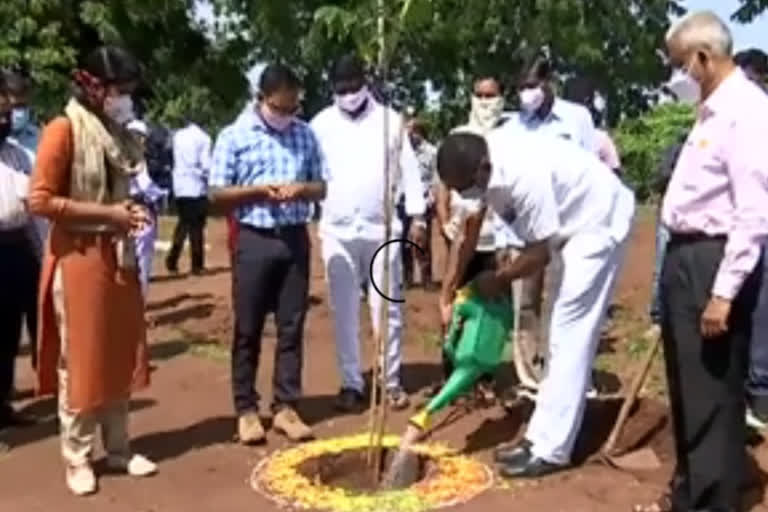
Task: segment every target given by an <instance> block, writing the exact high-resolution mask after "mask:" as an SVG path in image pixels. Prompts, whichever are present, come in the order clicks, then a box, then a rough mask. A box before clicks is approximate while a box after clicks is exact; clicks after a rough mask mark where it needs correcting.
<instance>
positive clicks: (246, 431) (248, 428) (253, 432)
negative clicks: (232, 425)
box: [237, 412, 267, 445]
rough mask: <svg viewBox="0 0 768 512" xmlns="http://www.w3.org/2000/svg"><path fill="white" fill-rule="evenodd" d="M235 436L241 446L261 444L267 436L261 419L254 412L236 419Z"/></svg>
mask: <svg viewBox="0 0 768 512" xmlns="http://www.w3.org/2000/svg"><path fill="white" fill-rule="evenodd" d="M237 435H238V438H239V440H240V443H241V444H247V445H248V444H261V443H263V442H265V441H266V439H267V436H266V432H264V427H263V426H262V425H261V419H260V418H259V415H258V414H256V413H255V412H247V413H245V414H243V415H242V416H240V417H239V418H238V419H237Z"/></svg>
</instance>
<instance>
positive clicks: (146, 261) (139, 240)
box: [135, 219, 157, 301]
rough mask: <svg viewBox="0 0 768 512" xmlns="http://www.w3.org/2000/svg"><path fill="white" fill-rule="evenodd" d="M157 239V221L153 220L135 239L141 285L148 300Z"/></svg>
mask: <svg viewBox="0 0 768 512" xmlns="http://www.w3.org/2000/svg"><path fill="white" fill-rule="evenodd" d="M156 239H157V219H153V222H152V224H151V225H149V226H147V227H146V228H145V229H144V231H142V232H141V233H139V235H138V236H137V237H136V238H135V242H136V256H137V257H138V260H139V283H140V284H141V294H142V295H143V297H144V300H145V301H146V300H147V290H148V288H149V277H150V275H151V274H152V260H153V259H154V257H155V240H156Z"/></svg>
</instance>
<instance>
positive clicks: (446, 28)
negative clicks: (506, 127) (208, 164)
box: [214, 0, 682, 131]
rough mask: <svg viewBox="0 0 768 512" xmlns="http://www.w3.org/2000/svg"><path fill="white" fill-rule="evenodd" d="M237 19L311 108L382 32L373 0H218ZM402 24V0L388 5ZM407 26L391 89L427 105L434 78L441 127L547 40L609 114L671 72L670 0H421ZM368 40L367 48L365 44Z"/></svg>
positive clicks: (404, 100)
mask: <svg viewBox="0 0 768 512" xmlns="http://www.w3.org/2000/svg"><path fill="white" fill-rule="evenodd" d="M214 4H215V6H216V10H217V13H219V14H221V15H226V16H227V17H228V19H229V21H228V22H227V23H226V24H225V26H223V27H221V28H222V30H223V33H226V34H232V33H235V34H238V37H242V38H243V39H244V40H246V41H248V42H249V43H250V44H251V45H252V47H253V48H254V55H253V56H254V58H255V59H257V60H265V61H273V60H283V61H286V62H288V63H289V64H291V65H293V66H294V67H297V68H298V69H299V70H300V71H301V72H302V74H303V76H304V78H305V84H306V87H307V102H306V103H307V104H306V105H305V107H306V108H305V111H307V113H308V114H310V115H311V114H313V113H314V112H316V111H317V109H319V108H320V107H321V106H322V105H323V104H325V103H327V101H328V98H329V91H328V88H327V84H326V83H325V82H326V80H325V78H326V75H327V74H326V70H327V69H328V66H329V65H330V63H331V62H332V60H333V59H334V58H335V57H337V56H338V55H339V54H341V53H343V52H346V51H350V50H358V51H360V52H361V53H362V54H363V55H367V56H369V57H370V54H371V48H370V44H369V43H368V42H369V41H370V40H371V38H370V34H371V33H372V31H373V30H374V29H375V17H374V15H373V6H374V2H373V1H372V0H336V1H331V2H329V1H324V0H292V1H291V2H288V3H287V2H278V1H274V0H264V1H260V2H254V1H248V0H214ZM388 5H389V6H390V12H389V15H388V18H389V19H390V20H392V21H391V23H394V20H395V19H396V15H397V13H398V12H399V9H400V8H401V7H402V5H403V0H390V1H388ZM413 9H414V11H413V14H412V16H411V19H409V20H408V23H406V24H405V26H403V27H395V28H400V29H401V30H400V40H399V45H398V48H397V50H396V51H395V54H394V56H393V61H392V74H391V77H390V78H391V82H392V84H391V86H392V87H393V89H394V91H395V98H396V100H397V103H398V104H400V105H401V106H402V105H404V104H408V105H411V106H414V107H416V108H417V109H421V108H423V107H424V103H425V100H426V97H425V90H424V86H423V84H424V83H425V82H426V81H427V80H429V81H430V82H431V84H432V85H433V87H434V88H435V90H436V91H437V92H438V93H439V94H440V97H441V105H440V106H441V110H442V111H444V112H441V113H440V115H439V123H440V126H439V129H440V130H441V131H444V130H445V129H447V128H448V127H449V126H450V125H452V124H456V123H458V122H463V121H464V117H465V116H466V108H467V104H468V86H469V83H470V81H471V77H472V75H473V74H475V73H476V72H477V70H479V69H485V70H493V71H495V72H498V73H501V74H502V75H503V76H504V77H505V78H506V81H507V82H508V83H510V84H511V83H513V82H514V79H515V77H516V75H517V74H518V73H519V71H520V67H521V64H522V62H524V60H525V59H526V57H527V56H529V55H530V54H531V53H532V52H533V51H534V50H535V49H538V48H540V47H543V46H547V47H548V48H549V50H550V51H551V54H552V56H553V59H554V61H555V63H556V66H557V70H558V72H559V73H560V74H561V75H563V76H567V75H568V74H570V73H575V72H579V73H584V74H588V75H590V76H591V77H592V78H593V79H595V81H596V82H597V83H598V85H599V86H600V88H601V90H602V92H603V93H604V94H605V95H606V96H607V99H608V101H609V109H610V110H609V118H610V119H611V120H612V121H615V120H618V119H619V118H620V116H622V115H629V116H633V115H636V114H639V113H640V112H643V111H644V110H645V109H646V108H647V107H648V106H649V105H650V104H652V102H653V101H654V100H655V95H654V92H653V91H654V90H655V89H656V88H657V86H658V85H659V84H660V83H661V82H662V81H663V80H664V79H666V77H667V70H666V68H665V66H664V63H663V60H662V58H661V55H660V53H661V52H660V50H661V49H662V48H663V37H664V33H665V32H666V30H667V28H668V26H669V18H670V15H671V14H674V13H679V12H681V10H682V8H681V6H680V3H679V2H677V1H669V0H643V1H640V0H629V1H625V2H615V1H611V0H593V1H591V2H583V1H582V0H520V1H517V2H510V1H508V0H472V2H466V1H463V0H422V1H418V0H415V1H414V8H413ZM366 45H368V46H366Z"/></svg>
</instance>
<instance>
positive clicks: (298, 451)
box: [251, 434, 494, 512]
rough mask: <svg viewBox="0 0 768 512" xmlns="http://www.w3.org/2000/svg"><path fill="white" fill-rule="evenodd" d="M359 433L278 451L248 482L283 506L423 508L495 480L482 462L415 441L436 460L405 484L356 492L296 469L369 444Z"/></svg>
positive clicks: (456, 500)
mask: <svg viewBox="0 0 768 512" xmlns="http://www.w3.org/2000/svg"><path fill="white" fill-rule="evenodd" d="M368 442H369V435H368V434H361V435H356V436H351V437H341V438H333V439H326V440H320V441H314V442H311V443H307V444H302V445H299V446H296V447H293V448H289V449H286V450H282V451H278V452H275V453H274V454H272V455H271V456H270V457H268V458H265V459H264V460H262V461H261V462H260V463H259V464H258V465H257V466H256V467H255V468H254V470H253V473H252V475H251V487H252V488H253V489H254V490H255V491H257V492H258V493H260V494H262V495H263V496H265V497H266V498H268V499H269V500H271V501H272V502H273V503H275V504H276V505H278V506H280V507H283V508H294V509H311V510H324V511H328V512H425V511H428V510H434V509H439V508H445V507H452V506H456V505H460V504H462V503H466V502H467V501H469V500H471V499H472V498H474V497H476V496H477V495H479V494H481V493H482V492H484V491H486V490H488V489H490V488H491V487H492V486H493V484H494V478H493V473H492V472H491V471H490V469H489V468H488V467H487V466H485V465H484V464H482V463H480V462H478V461H475V460H474V459H472V458H470V457H465V456H462V455H458V454H457V453H456V452H455V451H454V450H452V449H451V448H448V447H446V446H443V445H439V444H416V445H414V446H413V447H411V450H412V451H413V452H415V453H417V454H419V455H422V456H425V457H428V458H429V459H431V460H432V461H433V462H434V463H435V471H434V472H433V473H431V474H430V475H428V476H427V478H425V479H424V480H422V481H420V482H417V483H415V484H414V485H412V486H411V487H409V488H407V489H404V490H397V491H384V492H380V493H376V494H359V493H355V492H353V491H349V490H345V489H341V488H337V487H330V486H326V485H323V484H320V483H316V482H313V481H311V480H310V479H308V478H307V477H305V476H304V475H302V474H301V473H300V472H299V467H300V466H301V464H302V463H303V462H304V461H307V460H310V459H313V458H316V457H320V456H322V455H329V454H338V453H342V452H346V451H350V450H360V449H365V448H367V447H368ZM382 444H383V446H384V447H385V448H388V449H392V448H397V447H398V446H399V445H400V438H399V437H397V436H386V437H385V438H384V439H383V440H382Z"/></svg>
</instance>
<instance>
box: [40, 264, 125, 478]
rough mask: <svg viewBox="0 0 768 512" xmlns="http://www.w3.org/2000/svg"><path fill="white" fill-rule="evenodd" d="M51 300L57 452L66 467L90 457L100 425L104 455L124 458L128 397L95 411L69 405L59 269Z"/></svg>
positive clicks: (80, 463) (63, 305) (64, 322)
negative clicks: (56, 340)
mask: <svg viewBox="0 0 768 512" xmlns="http://www.w3.org/2000/svg"><path fill="white" fill-rule="evenodd" d="M53 304H54V311H55V313H56V321H57V324H58V328H59V337H60V339H61V358H60V360H59V368H58V374H59V390H58V398H59V411H58V412H59V430H60V436H61V454H62V457H63V458H64V461H65V462H66V463H67V465H69V466H70V467H78V466H82V465H84V464H88V463H90V461H91V455H92V453H93V447H94V442H95V439H96V431H97V429H98V428H99V427H101V439H102V444H103V446H104V450H105V451H106V452H107V455H111V456H115V457H123V458H127V457H128V456H129V455H130V441H129V438H128V400H119V401H117V402H116V403H114V404H110V405H109V406H106V407H104V408H102V409H100V410H97V411H89V412H80V411H76V410H73V409H72V408H71V407H70V406H69V400H68V398H67V396H68V395H67V393H68V382H69V375H68V372H67V365H66V354H67V341H68V338H67V335H68V331H67V324H66V321H65V320H64V319H65V318H66V317H65V311H66V309H65V307H66V305H65V301H64V292H63V288H62V279H61V271H60V269H57V270H56V272H55V274H54V280H53Z"/></svg>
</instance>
